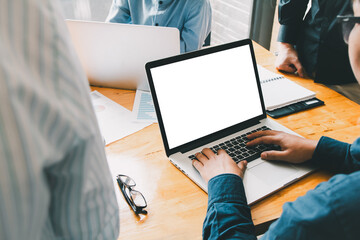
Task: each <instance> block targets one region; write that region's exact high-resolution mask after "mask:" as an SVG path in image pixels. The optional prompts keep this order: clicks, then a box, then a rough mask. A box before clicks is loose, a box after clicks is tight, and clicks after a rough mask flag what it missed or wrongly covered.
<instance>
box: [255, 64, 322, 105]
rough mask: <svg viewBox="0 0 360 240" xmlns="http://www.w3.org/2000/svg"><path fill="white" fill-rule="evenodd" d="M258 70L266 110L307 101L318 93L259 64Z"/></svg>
mask: <svg viewBox="0 0 360 240" xmlns="http://www.w3.org/2000/svg"><path fill="white" fill-rule="evenodd" d="M258 72H259V77H260V83H261V89H262V93H263V96H264V101H265V107H266V110H269V111H271V110H274V109H278V108H282V107H285V106H288V105H291V104H293V103H297V102H301V101H306V100H309V99H312V98H314V97H315V95H316V94H315V92H313V91H310V90H308V89H306V88H304V87H302V86H300V85H298V84H296V83H294V82H293V81H291V80H289V79H286V78H285V77H284V76H282V75H280V74H276V73H274V72H271V71H269V70H267V69H265V68H263V67H262V66H260V65H258Z"/></svg>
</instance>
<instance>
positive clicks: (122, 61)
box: [66, 20, 180, 90]
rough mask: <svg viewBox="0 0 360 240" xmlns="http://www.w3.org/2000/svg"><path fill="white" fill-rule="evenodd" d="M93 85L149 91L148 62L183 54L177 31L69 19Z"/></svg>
mask: <svg viewBox="0 0 360 240" xmlns="http://www.w3.org/2000/svg"><path fill="white" fill-rule="evenodd" d="M66 23H67V26H68V28H69V31H70V35H71V38H72V40H73V43H74V46H75V50H76V52H77V54H78V56H79V58H80V62H81V64H82V66H83V67H84V69H85V71H86V74H87V77H88V79H89V82H90V84H92V85H96V86H104V87H115V88H123V89H137V88H138V89H141V90H149V86H148V81H147V77H146V73H145V70H144V65H145V63H147V62H149V61H152V60H155V59H160V58H164V57H169V56H173V55H177V54H179V53H180V34H179V30H178V29H177V28H169V27H155V26H142V25H133V24H120V23H104V22H88V21H76V20H66Z"/></svg>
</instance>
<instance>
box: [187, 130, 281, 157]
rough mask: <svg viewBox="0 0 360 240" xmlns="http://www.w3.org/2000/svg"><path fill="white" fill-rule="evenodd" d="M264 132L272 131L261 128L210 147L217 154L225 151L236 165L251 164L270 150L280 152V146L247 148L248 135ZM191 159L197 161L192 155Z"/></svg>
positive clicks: (262, 145)
mask: <svg viewBox="0 0 360 240" xmlns="http://www.w3.org/2000/svg"><path fill="white" fill-rule="evenodd" d="M264 130H271V129H270V128H268V127H266V126H264V127H261V128H258V129H256V130H253V131H250V132H247V133H244V134H242V135H241V136H238V137H235V138H232V139H230V140H228V141H226V142H224V143H220V144H218V145H214V146H212V147H210V149H211V150H212V151H213V152H215V153H216V152H217V151H218V150H219V149H224V150H225V151H226V152H227V153H228V154H229V155H230V157H232V159H234V161H235V162H236V163H238V162H240V161H242V160H246V161H247V162H251V161H253V160H255V159H257V158H259V157H260V155H261V153H262V152H264V151H268V150H280V149H279V146H275V145H265V144H261V145H257V146H254V147H247V146H246V143H247V142H249V139H248V138H247V137H246V136H247V135H249V134H251V133H254V132H258V131H264ZM189 158H190V159H191V160H193V159H195V155H190V156H189Z"/></svg>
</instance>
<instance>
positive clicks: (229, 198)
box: [203, 174, 256, 239]
mask: <svg viewBox="0 0 360 240" xmlns="http://www.w3.org/2000/svg"><path fill="white" fill-rule="evenodd" d="M208 193H209V202H208V209H207V215H206V218H205V221H204V228H203V239H233V238H237V239H256V237H255V230H254V225H253V222H252V219H251V213H250V208H249V206H248V205H247V201H246V196H245V190H244V186H243V183H242V179H241V178H240V177H239V176H237V175H234V174H222V175H219V176H216V177H214V178H212V179H210V181H209V184H208Z"/></svg>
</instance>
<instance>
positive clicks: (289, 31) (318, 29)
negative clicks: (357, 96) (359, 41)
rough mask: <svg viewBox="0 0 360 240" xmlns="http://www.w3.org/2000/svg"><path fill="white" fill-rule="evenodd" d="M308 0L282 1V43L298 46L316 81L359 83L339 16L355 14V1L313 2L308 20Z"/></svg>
mask: <svg viewBox="0 0 360 240" xmlns="http://www.w3.org/2000/svg"><path fill="white" fill-rule="evenodd" d="M308 2H309V1H308V0H280V3H279V22H280V30H279V36H278V41H279V42H286V43H291V44H294V45H295V47H296V50H297V51H298V55H299V60H300V62H301V64H302V65H303V67H304V68H305V70H306V72H307V73H308V74H309V75H310V76H312V74H313V73H315V82H319V83H324V84H345V83H353V82H356V79H355V76H354V74H353V72H352V69H351V66H350V62H349V57H348V46H347V45H346V43H345V42H344V40H343V36H342V32H341V25H340V24H338V23H337V22H336V16H337V15H344V14H346V13H351V12H352V6H351V1H347V0H312V5H311V8H310V10H309V12H308V13H307V15H306V17H305V19H304V15H305V11H306V8H307V4H308Z"/></svg>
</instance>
